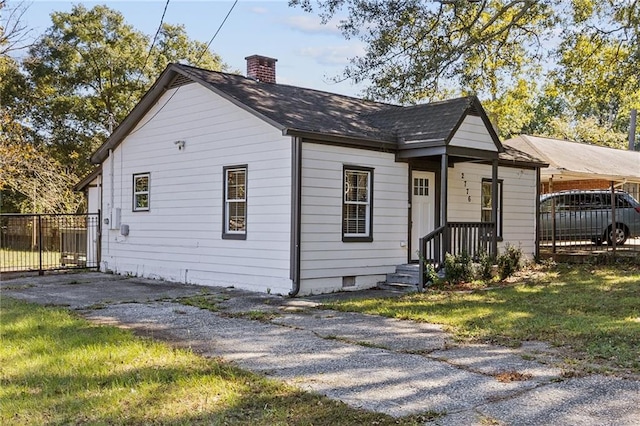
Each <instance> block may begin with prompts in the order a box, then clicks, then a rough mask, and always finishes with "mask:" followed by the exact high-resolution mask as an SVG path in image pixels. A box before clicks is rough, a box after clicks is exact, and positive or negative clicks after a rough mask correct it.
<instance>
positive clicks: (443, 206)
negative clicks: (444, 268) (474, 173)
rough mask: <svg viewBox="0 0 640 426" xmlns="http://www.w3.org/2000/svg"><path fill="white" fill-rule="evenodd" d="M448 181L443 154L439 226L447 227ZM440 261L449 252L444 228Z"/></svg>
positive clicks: (445, 160) (446, 155)
mask: <svg viewBox="0 0 640 426" xmlns="http://www.w3.org/2000/svg"><path fill="white" fill-rule="evenodd" d="M448 181H449V155H448V154H446V153H444V154H442V156H441V157H440V226H447V223H449V219H448V217H447V210H448V205H447V199H448V186H449V184H448ZM441 250H442V253H441V254H440V255H441V256H442V260H444V255H445V253H447V252H449V251H450V247H449V230H448V229H446V228H445V230H444V232H443V241H442V249H441Z"/></svg>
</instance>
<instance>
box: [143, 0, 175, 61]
mask: <svg viewBox="0 0 640 426" xmlns="http://www.w3.org/2000/svg"><path fill="white" fill-rule="evenodd" d="M170 1H171V0H167V2H166V3H165V4H164V10H163V11H162V17H161V18H160V24H158V29H157V30H156V34H155V35H154V36H153V41H151V46H149V53H147V57H146V58H145V60H144V63H143V64H142V68H141V69H140V72H143V71H144V67H146V66H147V61H148V60H149V58H150V57H151V52H152V51H153V46H154V45H155V44H156V41H157V40H158V35H159V34H160V31H161V30H162V24H163V23H164V15H166V13H167V7H169V2H170Z"/></svg>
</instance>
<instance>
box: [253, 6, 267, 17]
mask: <svg viewBox="0 0 640 426" xmlns="http://www.w3.org/2000/svg"><path fill="white" fill-rule="evenodd" d="M249 11H250V12H251V13H253V14H256V15H266V14H267V13H269V9H267V8H266V7H260V6H255V7H252V8H250V9H249Z"/></svg>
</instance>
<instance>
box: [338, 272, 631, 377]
mask: <svg viewBox="0 0 640 426" xmlns="http://www.w3.org/2000/svg"><path fill="white" fill-rule="evenodd" d="M327 307H330V308H334V309H338V310H344V311H357V312H366V313H369V314H376V315H384V316H387V317H392V318H400V319H411V320H415V321H426V322H433V323H439V324H444V325H445V326H446V327H447V329H448V330H449V331H452V332H453V333H454V335H455V336H457V337H458V338H460V339H470V340H475V341H493V342H498V343H504V344H513V345H517V344H518V343H519V342H522V341H527V340H541V341H546V342H549V343H551V344H553V345H557V346H563V347H569V348H571V349H572V351H573V352H577V353H578V354H581V355H582V356H583V357H584V358H585V359H586V360H588V361H596V362H602V363H604V364H605V365H609V366H615V367H618V368H624V369H628V370H631V371H633V372H635V373H640V268H638V267H637V266H635V267H634V266H617V267H606V268H605V267H598V268H596V269H593V268H590V267H588V266H573V267H570V266H566V265H565V266H562V265H561V266H558V267H556V268H555V269H553V270H551V271H549V272H546V273H545V274H544V275H543V276H541V277H538V278H536V279H529V280H525V281H523V282H522V283H521V284H517V285H514V286H510V287H503V288H497V289H493V290H476V291H472V292H455V291H446V290H427V291H426V292H424V293H413V294H409V295H407V296H404V297H401V298H398V299H365V300H362V299H360V300H348V301H343V302H336V303H332V304H328V305H327Z"/></svg>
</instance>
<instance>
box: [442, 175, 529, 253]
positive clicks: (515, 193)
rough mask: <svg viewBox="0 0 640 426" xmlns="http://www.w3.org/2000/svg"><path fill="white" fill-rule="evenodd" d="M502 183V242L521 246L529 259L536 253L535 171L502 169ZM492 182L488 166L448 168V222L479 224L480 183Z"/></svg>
mask: <svg viewBox="0 0 640 426" xmlns="http://www.w3.org/2000/svg"><path fill="white" fill-rule="evenodd" d="M498 178H499V179H500V180H501V181H502V197H503V199H502V241H501V242H500V243H499V245H498V248H499V250H503V249H504V247H505V245H506V244H510V245H512V246H515V247H520V248H521V249H522V253H523V254H524V255H525V256H527V257H529V258H531V257H532V256H533V254H534V253H535V237H536V236H535V222H536V213H535V211H536V173H535V170H528V169H520V168H515V167H513V168H512V167H504V166H501V167H500V168H499V169H498ZM483 179H489V180H490V179H491V166H490V165H486V164H473V163H456V164H455V166H454V167H452V168H449V200H448V204H449V211H448V217H449V221H451V222H458V221H459V222H478V221H480V213H479V212H480V211H481V197H482V180H483Z"/></svg>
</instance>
